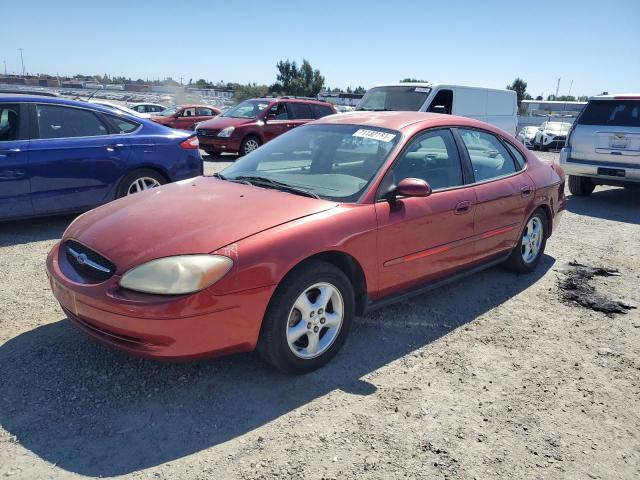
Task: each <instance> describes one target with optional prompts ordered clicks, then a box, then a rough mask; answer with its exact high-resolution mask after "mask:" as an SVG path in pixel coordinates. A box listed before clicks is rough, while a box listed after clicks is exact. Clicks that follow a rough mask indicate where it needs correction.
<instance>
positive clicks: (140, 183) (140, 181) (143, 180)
mask: <svg viewBox="0 0 640 480" xmlns="http://www.w3.org/2000/svg"><path fill="white" fill-rule="evenodd" d="M159 186H160V182H158V180H156V179H155V178H151V177H140V178H137V179H135V180H134V181H133V182H132V183H131V185H129V188H128V189H127V195H132V194H134V193H138V192H142V191H144V190H149V189H150V188H156V187H159Z"/></svg>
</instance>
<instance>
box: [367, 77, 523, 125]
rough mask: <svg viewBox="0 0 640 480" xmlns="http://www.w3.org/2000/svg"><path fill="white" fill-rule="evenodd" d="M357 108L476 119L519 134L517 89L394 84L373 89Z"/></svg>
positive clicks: (433, 84) (436, 84) (432, 84)
mask: <svg viewBox="0 0 640 480" xmlns="http://www.w3.org/2000/svg"><path fill="white" fill-rule="evenodd" d="M356 110H372V111H382V110H396V111H414V112H433V113H444V114H449V115H460V116H462V117H470V118H475V119H477V120H482V121H483V122H487V123H491V124H493V125H495V126H496V127H499V128H502V129H503V130H506V131H507V132H509V133H510V134H512V135H515V134H516V125H517V123H518V105H517V97H516V92H514V91H512V90H497V89H492V88H479V87H464V86H461V85H443V84H439V83H390V84H388V85H378V86H376V87H373V88H370V89H369V90H368V91H367V93H366V94H365V96H364V97H362V100H360V103H358V106H357V107H356Z"/></svg>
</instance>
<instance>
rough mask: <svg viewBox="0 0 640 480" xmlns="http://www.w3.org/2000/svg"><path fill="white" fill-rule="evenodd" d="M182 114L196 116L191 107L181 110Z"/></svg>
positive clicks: (194, 110)
mask: <svg viewBox="0 0 640 480" xmlns="http://www.w3.org/2000/svg"><path fill="white" fill-rule="evenodd" d="M182 116H183V117H195V116H196V109H195V108H193V107H191V108H185V109H184V110H183V111H182Z"/></svg>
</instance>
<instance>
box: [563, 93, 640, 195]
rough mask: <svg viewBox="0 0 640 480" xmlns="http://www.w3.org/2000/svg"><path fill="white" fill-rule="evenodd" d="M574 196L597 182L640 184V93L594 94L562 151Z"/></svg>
mask: <svg viewBox="0 0 640 480" xmlns="http://www.w3.org/2000/svg"><path fill="white" fill-rule="evenodd" d="M560 165H561V166H562V168H563V169H564V171H565V173H567V174H568V175H569V190H570V191H571V193H572V194H574V195H590V194H591V193H592V192H593V189H594V188H595V186H596V185H614V186H624V187H634V186H635V187H640V94H628V95H598V96H596V97H591V98H590V99H589V103H588V104H587V106H586V107H585V108H584V110H583V111H582V113H581V114H580V116H579V117H578V118H577V119H576V121H575V123H574V125H573V127H572V129H571V130H570V132H569V135H568V137H567V142H566V146H565V147H564V148H563V149H562V150H561V152H560Z"/></svg>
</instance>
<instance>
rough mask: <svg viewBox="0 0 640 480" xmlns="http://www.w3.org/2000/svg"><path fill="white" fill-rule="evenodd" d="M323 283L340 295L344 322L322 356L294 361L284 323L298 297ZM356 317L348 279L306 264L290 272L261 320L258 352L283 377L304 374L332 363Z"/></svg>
mask: <svg viewBox="0 0 640 480" xmlns="http://www.w3.org/2000/svg"><path fill="white" fill-rule="evenodd" d="M320 282H326V283H330V284H332V285H333V286H335V287H336V288H337V289H338V290H339V291H340V294H341V295H342V301H343V304H344V318H343V320H342V326H341V327H340V332H339V333H338V337H337V338H336V339H335V341H334V342H333V344H332V345H331V347H330V348H329V349H328V350H327V351H326V352H324V353H323V354H322V355H320V356H319V357H316V358H312V359H308V360H307V359H302V358H300V357H297V356H296V355H295V354H294V353H293V352H292V351H291V349H290V348H289V343H288V342H287V338H286V332H287V328H286V323H287V321H288V318H289V312H290V311H291V308H292V306H293V304H294V303H295V301H296V300H297V299H298V297H299V296H300V295H301V294H302V293H303V292H304V291H305V290H306V289H308V288H309V287H310V286H311V285H313V284H315V283H320ZM354 315H355V296H354V292H353V287H352V285H351V282H350V281H349V279H348V278H347V276H346V275H345V274H344V273H343V272H342V271H341V270H340V269H339V268H337V267H336V266H334V265H332V264H329V263H326V262H320V261H314V262H309V263H308V264H305V265H304V267H302V268H297V269H295V270H294V271H292V272H291V273H290V274H289V275H287V277H286V278H285V279H284V280H283V281H282V282H281V284H280V285H279V286H278V289H277V290H276V292H275V293H274V295H273V297H272V299H271V301H270V302H269V306H268V308H267V312H266V314H265V317H264V321H263V325H262V330H261V333H260V339H259V342H258V352H259V353H260V355H261V356H262V358H264V359H265V360H266V361H267V362H268V363H270V364H271V365H273V366H274V367H276V368H277V369H278V370H280V371H283V372H285V373H298V374H300V373H307V372H311V371H313V370H316V369H318V368H320V367H322V366H323V365H325V364H326V363H327V362H328V361H329V360H331V359H332V358H333V357H334V356H335V355H336V353H337V352H338V351H339V350H340V348H341V347H342V345H343V344H344V342H345V340H346V338H347V336H348V334H349V330H350V328H351V323H352V321H353V317H354Z"/></svg>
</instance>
